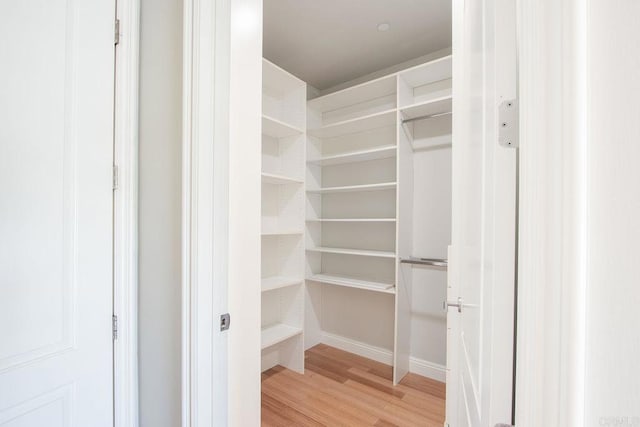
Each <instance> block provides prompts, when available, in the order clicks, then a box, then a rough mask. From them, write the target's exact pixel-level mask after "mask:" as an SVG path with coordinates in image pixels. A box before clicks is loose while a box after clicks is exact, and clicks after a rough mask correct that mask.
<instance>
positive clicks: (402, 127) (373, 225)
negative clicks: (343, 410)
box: [305, 56, 452, 382]
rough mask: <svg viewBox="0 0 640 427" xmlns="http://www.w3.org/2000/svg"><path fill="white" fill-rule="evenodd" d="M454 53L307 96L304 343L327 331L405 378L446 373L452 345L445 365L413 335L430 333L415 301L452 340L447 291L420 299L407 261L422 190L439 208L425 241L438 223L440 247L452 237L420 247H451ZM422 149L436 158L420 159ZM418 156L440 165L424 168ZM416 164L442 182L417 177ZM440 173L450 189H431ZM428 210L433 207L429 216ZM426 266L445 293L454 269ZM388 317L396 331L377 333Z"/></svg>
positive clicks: (330, 338) (428, 280)
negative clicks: (425, 353) (424, 353)
mask: <svg viewBox="0 0 640 427" xmlns="http://www.w3.org/2000/svg"><path fill="white" fill-rule="evenodd" d="M451 62H452V58H451V56H446V57H444V58H439V59H436V60H434V61H431V62H429V63H426V64H422V65H419V66H416V67H412V68H410V69H408V70H402V71H400V72H398V73H394V74H390V75H388V76H384V77H381V78H378V79H375V80H372V81H369V82H364V83H360V84H358V85H355V86H353V87H348V88H346V89H342V90H340V91H337V92H334V93H331V94H329V95H325V96H321V97H319V98H316V99H312V100H310V101H309V103H308V113H307V116H308V124H307V126H308V130H307V134H308V136H307V175H306V194H307V203H306V211H307V213H306V218H307V220H306V224H307V225H306V229H307V233H306V243H305V246H306V252H307V272H306V278H307V299H308V301H307V309H306V310H307V313H306V324H305V336H306V337H309V338H308V339H306V340H305V344H306V346H307V348H308V347H310V346H312V345H315V344H316V343H318V342H325V343H327V344H330V345H336V346H338V347H339V348H343V349H346V350H348V351H354V352H356V353H358V354H361V355H363V356H366V357H374V358H375V359H376V360H381V361H384V362H385V363H390V364H392V365H393V366H394V381H395V382H399V381H400V380H401V379H402V377H403V376H404V375H405V374H406V373H407V372H409V371H411V370H412V369H418V370H419V371H420V372H421V373H424V372H427V373H429V375H434V376H435V377H437V378H440V379H443V377H444V368H443V367H442V363H444V357H443V356H440V360H439V363H440V367H438V368H434V366H437V364H433V363H430V362H425V361H424V360H419V359H416V358H414V357H412V356H411V355H412V351H413V350H412V345H413V344H412V341H414V340H415V341H420V340H424V339H423V337H421V336H420V333H421V332H423V331H422V330H421V329H419V330H417V331H415V333H414V331H412V325H413V323H414V320H415V319H414V317H415V316H414V314H413V311H414V309H415V308H416V307H417V309H418V312H419V313H420V314H421V315H422V316H424V317H427V318H429V319H433V318H435V321H432V322H431V324H430V326H432V330H431V331H429V332H428V333H427V339H429V343H433V344H435V345H436V346H438V347H439V348H441V349H442V351H443V350H444V346H445V342H444V330H445V329H444V322H443V315H442V314H441V308H439V307H440V304H441V301H439V302H438V303H437V304H433V301H427V302H423V303H421V304H416V303H415V298H414V297H413V287H414V284H413V280H414V279H413V278H414V276H415V275H416V272H415V270H417V269H416V268H415V267H413V266H410V265H404V264H402V265H400V264H399V263H398V261H399V258H407V257H410V256H413V255H414V254H415V249H416V245H414V242H413V240H414V236H415V235H416V233H415V230H414V227H415V226H416V222H415V220H414V218H413V216H414V208H413V204H414V203H413V202H414V199H415V198H416V197H420V198H419V201H420V207H422V208H424V209H427V210H430V211H434V212H437V213H438V214H439V216H434V217H433V219H434V221H433V222H432V223H431V224H430V225H427V226H424V225H423V227H422V228H421V229H420V232H421V234H420V235H419V236H418V237H417V238H416V239H417V240H418V243H420V242H427V241H429V240H431V239H433V237H434V235H437V234H438V233H440V234H443V235H444V236H445V238H444V240H443V238H442V237H440V236H439V237H438V238H437V239H436V241H435V242H434V243H433V244H432V245H431V246H430V248H433V247H435V246H438V245H439V246H441V247H439V249H438V250H434V251H433V253H430V254H425V253H422V254H420V255H421V256H425V257H427V256H432V257H433V256H436V253H438V254H440V256H441V257H443V258H445V257H446V256H445V255H443V253H445V252H446V248H447V246H448V244H449V236H450V208H449V205H450V192H451V187H450V174H451V167H450V163H451V156H450V152H451V114H450V113H451V110H452V109H451V101H452V97H451ZM437 113H445V114H444V115H442V116H441V117H437V118H432V119H428V120H421V121H416V122H412V123H407V124H402V120H403V119H404V118H409V117H418V116H419V115H422V114H437ZM434 148H435V149H436V150H435V151H432V149H434ZM420 150H421V151H420ZM419 151H420V152H419ZM441 153H445V155H444V157H443V156H442V155H441ZM447 153H448V155H447ZM416 156H421V158H425V159H432V160H430V161H429V160H423V161H422V162H417V163H416V161H415V158H416ZM414 165H418V166H419V167H420V168H423V167H425V166H426V167H430V168H433V169H434V171H433V172H432V173H431V174H430V175H428V174H425V173H421V174H419V175H418V174H417V172H416V171H414ZM434 166H435V168H434ZM420 172H423V171H420ZM416 175H418V176H419V177H420V178H429V179H431V180H432V181H431V182H428V183H427V182H416ZM440 183H441V184H442V185H441V187H442V189H441V190H438V191H437V193H436V194H435V195H434V196H433V197H431V195H430V194H429V193H428V192H427V193H426V194H423V193H424V192H425V190H432V189H433V188H432V187H436V188H437V189H439V188H440V187H438V185H439V184H440ZM447 183H449V184H447ZM430 185H431V187H430ZM445 194H446V195H448V196H444V195H445ZM434 203H435V204H437V205H438V206H434ZM420 213H422V212H420ZM425 216H426V215H425ZM425 219H427V220H428V219H429V218H420V219H419V221H422V222H424V220H425ZM419 225H422V224H419ZM424 246H425V244H424V243H423V244H422V247H424ZM427 246H428V245H427ZM418 247H419V248H420V247H421V246H420V245H418ZM438 274H439V275H438ZM419 277H420V278H421V279H422V280H423V282H421V283H420V285H421V286H422V287H423V289H428V287H434V288H435V290H436V292H433V294H435V295H438V292H437V289H438V287H440V288H441V292H439V295H441V296H442V295H443V294H444V292H445V289H446V282H445V280H444V279H445V277H446V273H445V274H443V273H442V272H441V271H437V272H436V275H435V276H433V275H429V274H426V275H425V274H423V275H422V276H419ZM363 291H368V292H363ZM352 294H353V295H352ZM385 294H386V296H385V297H384V298H381V296H384V295H385ZM421 295H422V296H424V295H425V293H424V292H422V293H421ZM426 295H430V293H427V294H426ZM344 299H347V300H350V301H351V302H352V303H351V304H350V306H349V308H346V307H344V304H343V303H342V301H343V300H344ZM356 301H357V302H356ZM434 306H435V307H434ZM425 307H427V308H426V312H425ZM429 310H430V311H429ZM355 316H357V317H355ZM356 319H357V320H356ZM380 321H384V322H385V323H384V328H382V329H381V330H384V331H386V332H385V333H381V334H377V335H376V336H372V334H371V328H376V326H374V325H380ZM423 323H424V322H423ZM434 338H435V339H434ZM432 339H433V340H432ZM424 366H429V368H423V367H424Z"/></svg>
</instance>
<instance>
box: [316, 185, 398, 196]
mask: <svg viewBox="0 0 640 427" xmlns="http://www.w3.org/2000/svg"><path fill="white" fill-rule="evenodd" d="M395 188H396V183H395V182H381V183H378V184H363V185H347V186H344V187H325V188H318V189H315V190H314V189H311V190H307V193H320V194H329V193H351V192H357V191H379V190H393V189H395Z"/></svg>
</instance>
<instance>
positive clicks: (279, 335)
mask: <svg viewBox="0 0 640 427" xmlns="http://www.w3.org/2000/svg"><path fill="white" fill-rule="evenodd" d="M301 333H302V328H295V327H293V326H289V325H285V324H282V323H278V324H276V325H273V326H269V327H267V328H264V329H263V330H262V349H265V348H267V347H271V346H273V345H276V344H279V343H281V342H283V341H285V340H288V339H289V338H292V337H295V336H296V335H300V334H301Z"/></svg>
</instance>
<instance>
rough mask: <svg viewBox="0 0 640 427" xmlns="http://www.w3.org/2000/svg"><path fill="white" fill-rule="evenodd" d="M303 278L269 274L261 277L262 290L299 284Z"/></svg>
mask: <svg viewBox="0 0 640 427" xmlns="http://www.w3.org/2000/svg"><path fill="white" fill-rule="evenodd" d="M303 282H304V280H302V279H300V278H297V277H287V276H271V277H263V278H262V286H261V287H262V292H267V291H273V290H276V289H281V288H287V287H289V286H296V285H301V284H302V283H303Z"/></svg>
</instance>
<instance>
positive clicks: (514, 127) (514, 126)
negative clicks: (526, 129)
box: [498, 99, 520, 148]
mask: <svg viewBox="0 0 640 427" xmlns="http://www.w3.org/2000/svg"><path fill="white" fill-rule="evenodd" d="M498 120H499V122H498V142H499V143H500V145H502V146H503V147H511V148H517V147H518V145H519V141H518V136H519V132H520V130H519V127H520V126H519V115H518V100H517V99H507V100H506V101H503V102H501V103H500V105H499V106H498Z"/></svg>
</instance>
